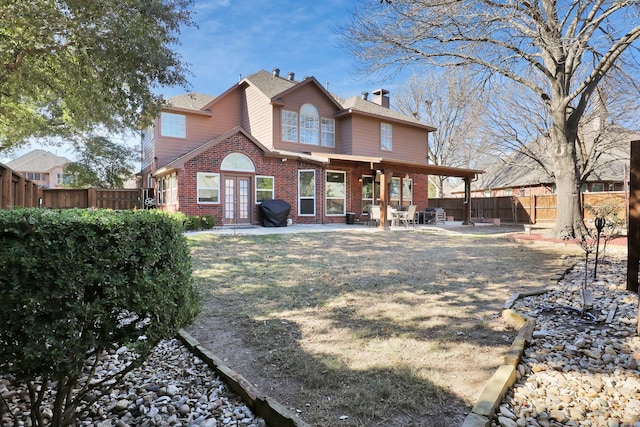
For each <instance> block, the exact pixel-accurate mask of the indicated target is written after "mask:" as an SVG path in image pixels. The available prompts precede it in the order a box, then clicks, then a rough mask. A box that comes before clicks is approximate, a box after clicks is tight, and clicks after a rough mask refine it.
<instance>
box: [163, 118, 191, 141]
mask: <svg viewBox="0 0 640 427" xmlns="http://www.w3.org/2000/svg"><path fill="white" fill-rule="evenodd" d="M160 133H161V134H162V136H171V137H174V138H186V137H187V117H186V116H185V115H183V114H173V113H162V114H161V115H160Z"/></svg>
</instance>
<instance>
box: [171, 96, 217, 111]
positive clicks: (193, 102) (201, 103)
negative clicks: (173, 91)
mask: <svg viewBox="0 0 640 427" xmlns="http://www.w3.org/2000/svg"><path fill="white" fill-rule="evenodd" d="M214 99H215V96H211V95H207V94H204V93H198V92H190V93H185V94H182V95H178V96H173V97H171V98H167V99H166V100H165V101H166V103H167V105H168V106H170V107H173V108H180V109H184V110H196V111H200V110H202V109H203V108H204V107H205V106H206V105H207V104H209V103H210V102H211V101H212V100H214Z"/></svg>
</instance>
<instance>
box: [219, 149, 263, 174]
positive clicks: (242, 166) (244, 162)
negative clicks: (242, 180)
mask: <svg viewBox="0 0 640 427" xmlns="http://www.w3.org/2000/svg"><path fill="white" fill-rule="evenodd" d="M220 169H223V170H227V171H239V172H255V170H256V167H255V166H254V165H253V162H252V161H251V159H250V158H249V157H247V156H246V155H244V154H242V153H231V154H229V155H228V156H227V157H225V158H224V160H222V163H221V164H220Z"/></svg>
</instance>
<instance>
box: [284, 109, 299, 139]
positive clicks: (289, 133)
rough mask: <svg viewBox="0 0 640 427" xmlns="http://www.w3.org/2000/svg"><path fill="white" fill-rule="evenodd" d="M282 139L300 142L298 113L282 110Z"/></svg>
mask: <svg viewBox="0 0 640 427" xmlns="http://www.w3.org/2000/svg"><path fill="white" fill-rule="evenodd" d="M282 140H283V141H289V142H298V113H296V112H295V111H287V110H282Z"/></svg>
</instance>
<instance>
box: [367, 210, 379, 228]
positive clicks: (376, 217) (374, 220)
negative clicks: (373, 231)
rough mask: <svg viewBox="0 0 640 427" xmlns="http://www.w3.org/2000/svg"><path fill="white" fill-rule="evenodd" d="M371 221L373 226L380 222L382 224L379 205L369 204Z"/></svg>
mask: <svg viewBox="0 0 640 427" xmlns="http://www.w3.org/2000/svg"><path fill="white" fill-rule="evenodd" d="M369 221H371V226H377V225H378V224H380V206H379V205H369Z"/></svg>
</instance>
